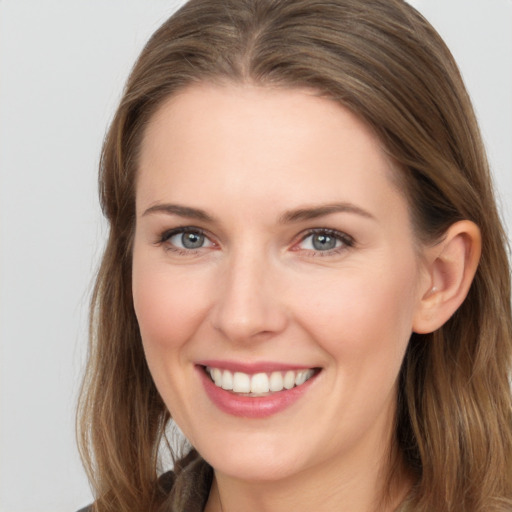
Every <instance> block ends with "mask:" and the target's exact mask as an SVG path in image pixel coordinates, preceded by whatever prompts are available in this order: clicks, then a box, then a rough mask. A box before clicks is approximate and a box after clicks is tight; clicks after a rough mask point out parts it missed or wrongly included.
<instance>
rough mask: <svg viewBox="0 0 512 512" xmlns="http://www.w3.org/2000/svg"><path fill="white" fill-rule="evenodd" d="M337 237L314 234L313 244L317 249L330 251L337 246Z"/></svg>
mask: <svg viewBox="0 0 512 512" xmlns="http://www.w3.org/2000/svg"><path fill="white" fill-rule="evenodd" d="M336 242H337V240H336V238H334V237H333V236H330V235H325V234H318V235H313V239H312V244H313V247H314V248H315V249H316V250H317V251H329V250H330V249H334V248H335V247H336Z"/></svg>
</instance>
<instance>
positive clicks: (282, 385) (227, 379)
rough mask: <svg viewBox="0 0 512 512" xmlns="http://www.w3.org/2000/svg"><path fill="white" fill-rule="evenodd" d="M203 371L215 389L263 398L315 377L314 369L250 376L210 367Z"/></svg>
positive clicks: (300, 384)
mask: <svg viewBox="0 0 512 512" xmlns="http://www.w3.org/2000/svg"><path fill="white" fill-rule="evenodd" d="M205 370H206V373H207V374H208V375H209V376H210V378H211V380H212V381H213V383H214V384H215V385H216V386H217V387H219V388H222V389H224V390H226V391H232V392H233V393H237V394H243V395H244V396H265V395H267V394H269V393H277V392H279V391H283V390H285V389H286V390H289V389H292V388H294V387H297V386H302V385H303V384H304V383H305V382H306V381H308V380H309V379H310V378H311V377H313V375H315V371H316V370H315V369H314V368H308V369H304V370H286V371H273V372H269V373H263V372H261V373H255V374H252V375H251V374H248V373H244V372H240V371H236V372H232V371H230V370H223V369H221V368H212V367H210V366H206V367H205Z"/></svg>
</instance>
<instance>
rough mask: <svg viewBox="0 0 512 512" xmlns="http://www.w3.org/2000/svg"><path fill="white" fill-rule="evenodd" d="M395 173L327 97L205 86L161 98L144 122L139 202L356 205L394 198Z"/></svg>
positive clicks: (361, 127)
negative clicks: (348, 203)
mask: <svg viewBox="0 0 512 512" xmlns="http://www.w3.org/2000/svg"><path fill="white" fill-rule="evenodd" d="M396 172H397V171H396V170H395V169H394V168H393V165H392V164H391V162H390V160H389V159H388V158H387V156H386V153H385V152H384V150H383V149H382V147H381V143H380V141H379V139H378V138H377V137H376V136H375V134H374V133H373V131H372V130H371V129H370V127H368V126H367V125H366V124H365V123H364V122H363V121H361V120H360V119H359V118H358V117H357V116H355V115H354V114H352V113H351V112H350V111H349V110H348V109H346V108H344V107H342V106H341V105H339V104H338V103H336V102H334V101H333V100H330V99H326V98H324V97H320V96H318V95H317V94H315V93H314V92H313V91H310V90H304V89H282V88H269V87H258V86H249V85H244V86H237V85H225V86H213V85H207V84H203V85H197V86H192V87H189V88H187V89H185V90H183V91H182V92H180V93H179V94H177V95H175V96H173V97H171V98H170V99H168V100H167V101H166V102H165V103H164V104H163V105H162V106H161V107H160V108H159V109H158V110H157V112H156V113H155V115H154V116H153V118H152V119H151V120H150V122H149V124H148V127H147V129H146V132H145V134H144V138H143V142H142V147H141V153H140V160H139V177H138V186H137V203H138V208H139V207H142V205H143V204H144V205H145V206H146V207H147V206H148V205H151V204H150V203H152V202H159V201H167V200H171V199H172V200H173V201H176V200H179V201H180V202H182V200H183V199H184V200H187V201H191V202H192V203H194V202H197V201H202V202H204V203H207V204H208V205H209V204H214V203H215V197H214V196H215V195H217V196H218V197H217V199H221V200H222V201H231V202H236V201H237V200H238V199H239V198H241V197H243V198H245V199H246V200H247V202H248V203H250V202H254V204H256V203H257V202H258V201H259V202H260V203H261V204H263V203H268V201H269V198H271V199H272V203H271V204H272V207H275V209H277V207H278V206H279V205H282V206H283V208H284V207H295V206H298V205H300V204H301V203H318V202H336V201H340V200H343V201H350V202H354V201H359V202H360V203H361V206H362V207H363V206H364V204H365V203H371V202H372V201H373V202H381V203H382V202H383V201H388V200H389V194H390V193H391V192H392V193H394V194H395V195H400V196H401V194H400V193H399V191H398V190H397V189H396V186H395V185H394V182H395V180H394V179H393V175H394V173H396ZM208 193H209V194H208ZM402 200H403V198H402ZM291 203H296V204H291ZM238 206H240V205H238Z"/></svg>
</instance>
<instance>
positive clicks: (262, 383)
mask: <svg viewBox="0 0 512 512" xmlns="http://www.w3.org/2000/svg"><path fill="white" fill-rule="evenodd" d="M268 392H269V384H268V377H267V374H266V373H256V374H255V375H253V376H252V377H251V393H268Z"/></svg>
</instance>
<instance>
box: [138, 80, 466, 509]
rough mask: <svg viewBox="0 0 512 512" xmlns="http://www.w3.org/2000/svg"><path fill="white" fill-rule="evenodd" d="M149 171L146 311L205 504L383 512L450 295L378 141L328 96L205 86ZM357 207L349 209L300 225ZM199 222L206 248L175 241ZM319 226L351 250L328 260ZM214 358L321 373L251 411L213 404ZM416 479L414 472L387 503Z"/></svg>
mask: <svg viewBox="0 0 512 512" xmlns="http://www.w3.org/2000/svg"><path fill="white" fill-rule="evenodd" d="M139 164H140V165H139V174H138V181H137V189H136V205H137V220H136V231H135V237H134V246H133V297H134V305H135V311H136V315H137V318H138V321H139V325H140V330H141V335H142V340H143V344H144V350H145V353H146V357H147V361H148V365H149V368H150V371H151V373H152V376H153V378H154V381H155V383H156V386H157V388H158V390H159V392H160V394H161V395H162V397H163V400H164V402H165V404H166V405H167V407H168V408H169V410H170V412H171V414H172V416H173V418H174V420H175V421H176V423H177V424H178V425H179V426H180V428H181V429H182V431H183V432H184V433H185V435H186V437H187V438H188V439H189V440H190V442H191V443H192V445H194V446H195V447H196V448H197V449H198V451H199V452H200V453H201V454H202V456H203V457H204V458H205V459H206V460H207V461H208V462H209V463H210V464H211V465H212V466H213V468H214V469H215V479H214V484H213V487H212V491H211V494H210V500H209V502H208V505H207V509H206V510H207V511H209V512H212V511H218V510H222V511H223V512H229V511H234V510H237V511H238V512H240V511H242V512H244V511H252V510H259V511H268V512H270V511H272V512H278V511H282V510H295V511H311V510H316V511H330V510H347V511H351V512H363V511H366V512H368V511H370V510H374V509H375V507H376V503H377V501H378V499H379V497H380V493H381V491H382V487H383V485H384V477H385V475H386V472H387V471H388V469H389V468H388V462H387V461H388V460H389V453H390V449H391V445H392V435H393V419H394V414H395V410H396V392H397V376H398V373H399V369H400V365H401V363H402V359H403V356H404V353H405V350H406V347H407V343H408V340H409V337H410V335H411V332H412V331H413V330H415V328H416V327H417V325H416V324H421V322H422V321H424V320H422V319H424V316H422V315H424V309H425V306H424V302H425V300H424V299H425V297H426V296H428V294H429V290H431V288H432V286H433V285H434V284H436V283H434V282H433V276H434V278H435V275H436V274H435V273H433V272H432V271H431V268H430V267H428V266H427V263H425V261H430V260H428V258H427V259H425V258H424V256H425V255H424V254H423V253H422V252H421V248H419V247H418V242H417V240H416V237H415V235H414V233H413V230H412V227H411V222H410V218H409V214H408V205H407V202H406V199H405V198H404V196H403V194H402V193H401V191H400V190H399V189H398V188H397V186H396V185H395V181H394V180H393V173H394V172H397V171H396V170H395V169H393V166H392V165H391V163H390V162H389V160H388V159H387V158H386V156H385V154H384V151H383V150H382V149H381V146H380V144H379V141H378V140H377V139H376V137H375V136H374V135H373V133H372V132H371V130H370V129H369V128H368V127H367V126H366V125H365V124H364V123H363V122H361V121H360V120H359V119H358V118H357V117H355V116H354V115H353V114H351V113H350V112H349V111H348V110H346V109H344V108H343V107H341V106H339V105H338V104H336V103H334V102H332V101H331V100H328V99H325V98H320V97H318V96H315V95H314V94H313V93H312V92H311V91H307V90H288V89H286V90H284V89H271V88H264V87H256V86H249V85H244V86H235V85H224V86H213V85H201V86H199V85H196V86H193V87H191V88H188V89H186V90H185V91H183V92H182V93H180V94H179V95H176V96H174V97H172V98H171V99H169V100H168V101H167V102H166V103H165V104H163V105H162V106H161V107H160V109H159V110H158V111H157V112H156V114H155V115H154V117H153V118H152V120H151V121H150V123H149V125H148V127H147V130H146V133H145V136H144V139H143V142H142V146H141V154H140V162H139ZM340 203H343V204H344V205H345V211H337V212H331V213H325V212H324V213H323V214H321V215H318V216H316V217H315V218H299V219H295V220H291V219H288V220H287V221H285V222H283V217H284V216H285V213H286V212H290V211H295V210H298V209H309V208H313V207H314V208H317V207H319V206H324V205H332V204H340ZM167 204H174V205H176V204H178V205H181V206H186V207H189V208H195V209H201V210H203V211H204V212H206V213H207V214H208V216H209V217H211V219H210V220H205V219H202V220H201V219H197V218H193V217H190V216H187V215H181V214H180V215H178V214H176V213H172V212H169V211H165V210H164V209H162V208H161V207H162V205H167ZM347 205H349V208H348V209H347V208H346V206H347ZM150 209H151V210H150ZM182 213H183V212H182ZM317 213H319V212H317ZM320 213H321V212H320ZM190 226H192V227H194V228H196V229H201V230H203V231H204V232H205V233H206V238H205V243H204V245H203V246H202V247H200V248H199V249H195V250H188V249H184V248H183V247H179V245H180V243H181V236H173V237H172V238H171V239H169V238H168V239H166V240H164V238H165V237H164V236H163V234H164V233H166V232H168V231H169V230H170V229H174V228H179V227H190ZM311 229H329V230H336V231H337V232H340V233H341V234H342V235H340V236H341V238H340V240H339V241H338V242H337V247H336V248H335V249H334V250H331V251H318V250H315V249H314V248H313V246H312V238H311V236H309V230H311ZM466 238H467V237H466ZM457 239H458V240H459V239H460V240H462V237H457ZM347 240H348V242H349V243H347ZM457 247H462V252H463V251H464V245H463V241H460V242H458V245H457ZM439 250H440V249H439ZM459 252H460V251H459ZM439 275H443V274H442V272H439ZM437 284H438V287H437V288H438V289H439V288H440V289H442V288H443V286H442V284H443V283H437ZM438 303H439V301H438ZM436 304H437V303H436ZM433 307H434V306H432V308H433ZM432 311H433V309H431V310H430V313H429V314H430V317H429V318H431V317H432V316H433V313H432ZM434 316H435V315H434ZM429 327H430V326H428V328H429ZM425 329H427V327H425ZM205 359H216V360H235V361H250V362H258V361H273V362H278V363H279V362H280V363H286V364H296V365H300V366H304V367H305V368H310V367H318V368H321V372H320V374H319V375H318V376H317V377H316V379H315V380H314V382H312V384H311V386H310V388H309V389H308V391H307V392H306V393H305V394H304V396H302V397H301V398H300V399H299V400H298V401H297V402H296V403H294V404H293V405H292V406H291V407H289V408H287V409H285V410H284V411H282V412H279V413H277V414H275V415H272V416H270V417H268V418H256V419H255V418H240V417H235V416H231V415H229V414H226V413H224V412H222V411H220V410H219V409H218V408H217V407H216V406H215V405H214V404H213V403H212V402H211V401H210V399H209V398H208V396H207V395H206V394H205V391H204V388H203V385H202V382H201V379H200V378H199V377H198V369H197V366H196V363H197V361H199V360H205ZM409 486H410V481H409V479H408V478H407V476H406V475H405V473H402V479H401V481H400V484H399V485H398V487H397V489H396V492H394V494H393V496H391V499H390V501H389V502H388V503H387V504H386V505H385V506H384V507H383V508H380V509H379V510H393V509H394V507H395V506H396V505H397V503H398V502H399V501H400V499H401V498H403V496H404V494H406V492H407V490H408V489H409ZM319 497H322V498H321V499H319Z"/></svg>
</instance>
